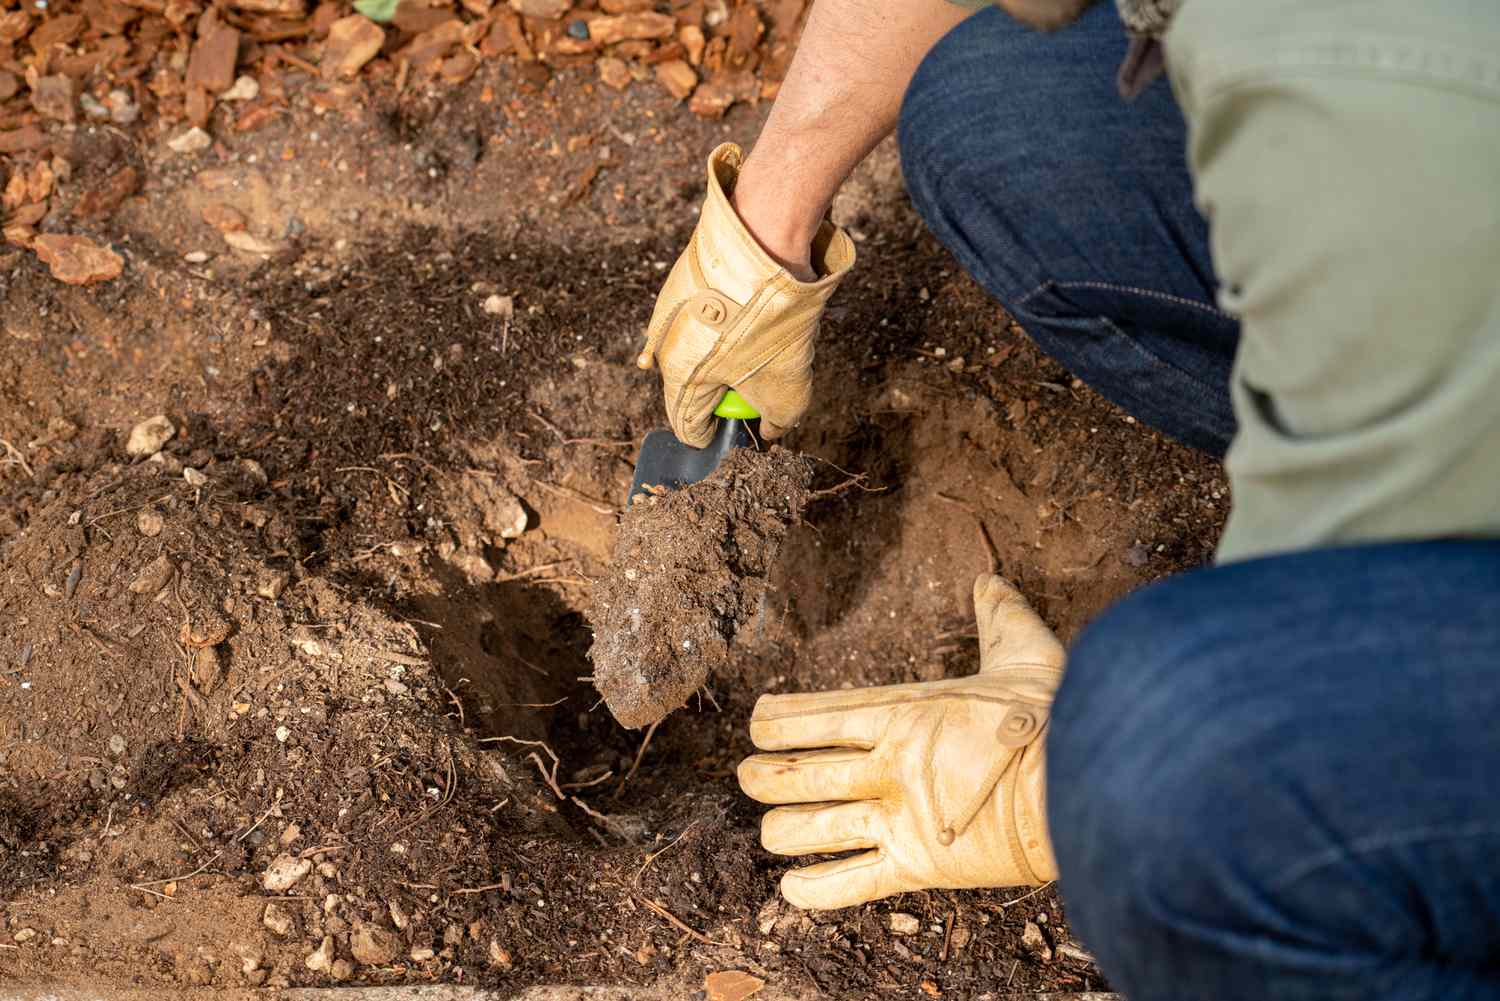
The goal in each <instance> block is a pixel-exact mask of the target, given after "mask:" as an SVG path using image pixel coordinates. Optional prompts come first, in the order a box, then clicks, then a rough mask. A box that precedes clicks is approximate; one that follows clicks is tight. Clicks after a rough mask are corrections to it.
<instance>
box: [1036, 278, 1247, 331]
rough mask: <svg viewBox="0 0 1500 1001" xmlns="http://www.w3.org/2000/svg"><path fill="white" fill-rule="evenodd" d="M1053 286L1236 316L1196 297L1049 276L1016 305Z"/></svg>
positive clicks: (1222, 317) (1225, 317) (1111, 283)
mask: <svg viewBox="0 0 1500 1001" xmlns="http://www.w3.org/2000/svg"><path fill="white" fill-rule="evenodd" d="M1053 288H1058V289H1070V288H1086V289H1094V290H1096V291H1100V292H1130V293H1133V294H1135V295H1144V296H1147V297H1148V298H1151V299H1160V300H1162V301H1163V302H1172V303H1176V304H1177V305H1179V306H1189V307H1191V308H1193V309H1201V310H1203V311H1204V312H1205V313H1209V314H1211V315H1213V316H1217V317H1219V318H1221V319H1225V320H1231V321H1233V320H1235V319H1236V317H1235V316H1234V314H1232V313H1226V312H1224V310H1222V309H1220V308H1219V307H1217V306H1211V305H1209V304H1208V303H1206V302H1199V301H1197V300H1196V299H1188V298H1185V297H1183V296H1180V295H1173V294H1172V293H1170V292H1158V291H1156V290H1155V289H1149V288H1140V287H1138V286H1135V285H1118V284H1115V283H1114V282H1096V281H1071V282H1060V281H1055V280H1053V279H1050V278H1049V279H1047V280H1046V281H1044V282H1042V283H1041V284H1040V285H1038V286H1037V287H1036V288H1034V289H1032V290H1031V291H1030V292H1027V293H1026V294H1025V295H1023V296H1022V297H1021V298H1020V299H1018V300H1016V305H1017V306H1024V305H1026V303H1027V302H1029V301H1030V300H1032V299H1034V298H1036V297H1037V296H1039V295H1041V294H1042V293H1043V292H1045V291H1047V290H1048V289H1053Z"/></svg>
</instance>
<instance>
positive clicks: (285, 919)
mask: <svg viewBox="0 0 1500 1001" xmlns="http://www.w3.org/2000/svg"><path fill="white" fill-rule="evenodd" d="M260 923H261V924H263V925H265V926H266V927H267V928H268V929H270V931H271V934H273V935H276V936H278V937H279V938H286V937H287V936H288V935H290V934H291V933H292V926H293V925H294V924H295V922H294V921H293V920H292V915H291V912H290V911H288V910H287V909H286V908H285V907H282V906H281V905H280V904H278V903H276V902H275V901H274V900H273V901H271V903H269V904H267V905H266V913H265V914H264V915H262V916H261V919H260Z"/></svg>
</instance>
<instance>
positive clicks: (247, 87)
mask: <svg viewBox="0 0 1500 1001" xmlns="http://www.w3.org/2000/svg"><path fill="white" fill-rule="evenodd" d="M259 96H260V83H259V81H257V80H256V79H255V77H253V76H243V75H242V76H238V77H236V78H235V81H234V83H233V84H231V85H230V87H229V89H228V90H226V91H224V92H223V93H222V94H220V95H219V100H221V101H253V100H255V99H256V98H257V97H259Z"/></svg>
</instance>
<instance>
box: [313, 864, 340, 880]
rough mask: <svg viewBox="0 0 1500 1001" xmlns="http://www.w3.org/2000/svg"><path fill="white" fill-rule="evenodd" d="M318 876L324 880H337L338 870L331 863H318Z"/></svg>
mask: <svg viewBox="0 0 1500 1001" xmlns="http://www.w3.org/2000/svg"><path fill="white" fill-rule="evenodd" d="M318 875H319V876H322V877H323V878H324V879H338V878H339V870H338V867H337V866H335V865H334V864H333V863H332V862H319V863H318Z"/></svg>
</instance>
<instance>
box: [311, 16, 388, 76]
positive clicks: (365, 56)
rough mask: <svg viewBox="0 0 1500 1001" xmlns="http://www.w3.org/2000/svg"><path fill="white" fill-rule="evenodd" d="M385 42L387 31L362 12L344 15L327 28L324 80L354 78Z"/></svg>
mask: <svg viewBox="0 0 1500 1001" xmlns="http://www.w3.org/2000/svg"><path fill="white" fill-rule="evenodd" d="M384 44H385V30H384V29H382V28H381V27H380V25H378V24H376V23H375V22H374V21H372V20H370V19H369V18H368V17H365V16H364V15H363V14H350V15H349V16H348V17H341V18H339V19H338V20H337V21H335V22H333V24H331V25H329V27H328V40H327V41H326V42H324V43H323V60H322V63H321V64H320V66H321V69H322V72H323V76H324V78H325V79H335V78H338V77H344V78H348V77H352V76H354V75H355V74H357V73H358V72H359V71H360V69H361V68H362V67H363V66H364V65H365V63H367V62H369V61H370V60H371V59H374V58H375V55H376V54H377V53H378V52H379V51H380V47H381V46H382V45H384Z"/></svg>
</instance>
